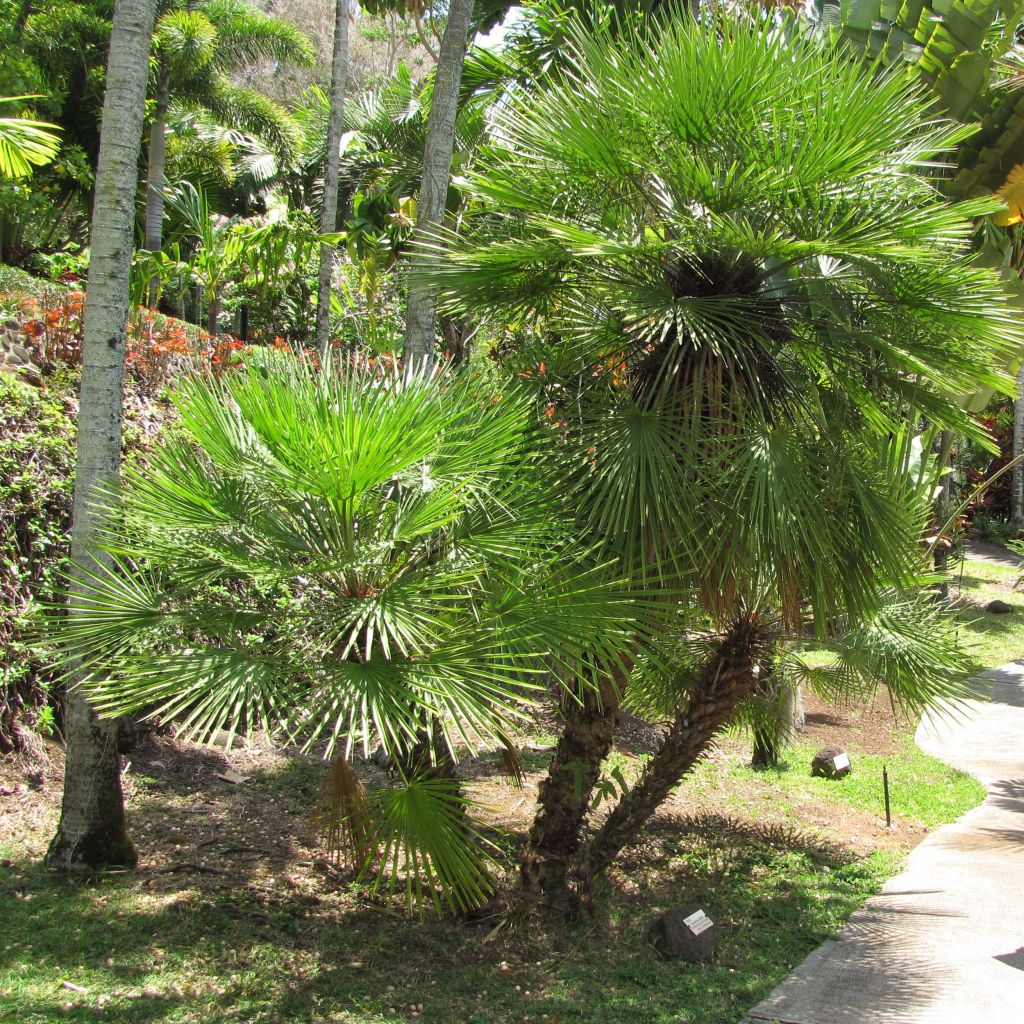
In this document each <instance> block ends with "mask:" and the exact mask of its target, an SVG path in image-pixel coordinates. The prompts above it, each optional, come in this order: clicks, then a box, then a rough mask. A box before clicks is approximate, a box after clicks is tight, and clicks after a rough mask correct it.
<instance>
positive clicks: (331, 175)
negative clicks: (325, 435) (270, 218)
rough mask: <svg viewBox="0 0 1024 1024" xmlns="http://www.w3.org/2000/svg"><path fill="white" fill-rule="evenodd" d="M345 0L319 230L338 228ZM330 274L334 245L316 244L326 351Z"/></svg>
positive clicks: (339, 18)
mask: <svg viewBox="0 0 1024 1024" xmlns="http://www.w3.org/2000/svg"><path fill="white" fill-rule="evenodd" d="M348 7H349V0H337V3H336V7H335V17H334V54H333V57H332V58H331V105H330V113H329V115H328V121H327V160H326V162H325V164H324V201H323V208H322V209H321V211H320V232H321V234H325V235H326V234H329V233H330V232H332V231H337V230H338V170H339V165H340V163H341V136H342V133H343V131H344V128H345V78H346V76H347V75H348ZM333 277H334V246H333V245H328V244H327V243H324V244H322V245H321V246H320V276H319V281H318V285H317V295H316V347H317V351H318V352H320V353H321V354H324V353H326V352H327V347H328V345H329V344H330V341H331V337H330V335H331V280H332V278H333Z"/></svg>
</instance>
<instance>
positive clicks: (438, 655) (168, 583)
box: [58, 353, 642, 907]
mask: <svg viewBox="0 0 1024 1024" xmlns="http://www.w3.org/2000/svg"><path fill="white" fill-rule="evenodd" d="M270 356H272V357H275V360H274V364H273V372H272V373H268V372H266V371H267V369H268V367H266V366H261V365H255V366H252V367H251V368H249V369H242V370H239V371H236V372H233V373H231V374H229V375H226V376H225V377H224V378H223V379H222V381H221V382H220V383H217V382H216V381H211V380H206V381H195V382H193V383H191V384H188V385H186V386H185V387H183V388H182V390H181V391H179V393H178V395H177V397H176V404H177V408H178V411H179V413H180V415H181V421H182V424H183V429H184V434H183V436H182V437H181V438H180V439H175V440H171V441H169V442H168V443H167V444H166V445H164V446H161V447H160V450H159V452H156V453H155V455H154V458H153V460H151V461H150V462H149V464H148V465H147V467H146V468H145V469H140V470H139V471H138V472H131V473H128V474H126V476H125V479H124V482H123V488H122V493H121V496H120V498H119V499H118V500H117V501H116V502H114V503H113V505H112V507H111V508H110V510H109V514H110V516H111V517H112V518H111V525H110V528H109V530H108V532H107V535H106V541H105V544H104V550H105V551H106V552H107V553H108V554H109V556H110V557H111V558H112V559H113V564H111V565H109V566H102V567H99V568H97V569H96V570H94V571H93V573H92V575H91V577H90V578H91V580H92V585H91V587H90V590H89V593H88V595H87V596H86V595H83V596H81V597H80V598H78V599H76V607H77V610H76V617H75V619H74V620H73V621H72V623H71V625H69V626H68V627H67V628H63V629H61V630H60V631H59V632H58V639H59V640H60V642H61V644H62V646H63V649H64V652H65V654H66V656H67V657H68V658H69V659H72V660H74V661H76V662H79V661H85V662H87V663H88V664H89V665H90V666H91V670H92V675H91V679H90V681H89V683H88V684H87V685H86V688H85V689H86V692H87V693H88V694H89V696H90V697H91V699H92V700H94V701H95V702H96V704H97V706H98V707H99V708H100V709H101V710H102V711H104V712H105V713H107V714H111V713H120V712H123V711H126V710H128V709H129V708H133V709H143V708H146V709H152V708H153V706H154V705H156V706H157V707H158V709H159V710H158V712H157V713H159V714H162V715H166V716H174V717H176V718H177V719H178V721H179V722H180V724H181V728H182V730H183V731H184V732H185V733H186V734H189V735H193V736H197V737H199V738H201V739H202V738H206V737H208V736H209V735H210V734H211V733H212V732H214V731H216V730H218V729H221V728H226V729H227V730H229V731H230V732H231V733H234V732H235V731H237V730H251V729H253V728H255V727H258V726H260V725H266V726H267V727H270V728H273V729H276V730H279V731H281V732H282V733H283V734H284V735H286V736H287V737H290V738H291V739H293V740H296V741H301V742H302V743H303V744H304V745H305V746H306V747H307V748H309V747H311V746H313V745H314V744H322V749H323V750H324V751H325V753H326V754H327V755H331V754H335V755H337V756H338V757H339V758H341V762H344V761H345V760H346V759H347V758H349V757H350V756H352V755H353V753H354V752H355V751H361V752H362V753H363V754H364V756H365V755H366V754H367V753H368V752H369V751H370V750H371V749H373V747H374V746H375V745H376V744H378V743H379V744H380V745H381V746H382V747H383V748H384V750H385V751H386V752H387V754H388V755H390V756H391V757H392V758H394V760H395V762H396V763H397V764H399V765H401V766H403V767H402V768H401V770H400V776H401V777H400V779H399V782H398V784H397V785H396V786H395V787H394V788H391V789H388V790H386V791H384V792H383V793H380V794H377V795H376V796H374V797H371V798H368V799H367V798H364V796H363V795H362V794H361V791H360V790H359V787H358V786H357V785H355V784H354V781H353V779H352V776H351V773H350V771H349V770H348V769H346V767H345V765H344V763H338V764H337V765H336V766H335V769H334V771H333V773H332V776H333V779H334V782H335V785H334V787H333V795H332V800H331V802H332V803H333V806H334V808H335V821H334V823H333V825H334V827H336V828H339V829H342V830H343V831H344V833H345V834H346V835H347V836H348V838H349V842H348V849H349V852H350V854H351V855H353V856H354V857H355V861H356V862H355V865H354V866H355V867H356V868H359V869H363V870H364V871H369V872H370V873H371V875H373V876H374V877H376V878H377V879H378V881H383V879H384V877H385V874H384V872H385V869H390V868H393V867H394V864H395V863H397V861H396V860H395V858H399V859H401V858H404V859H405V864H406V867H407V871H406V875H407V879H408V885H409V886H410V889H409V892H410V895H411V896H412V897H414V898H416V899H417V900H420V901H422V900H423V899H429V898H431V897H432V895H434V894H435V890H434V889H433V883H435V882H436V883H438V884H439V885H440V888H439V889H438V890H437V891H436V895H438V897H439V898H441V897H442V896H443V897H444V898H446V899H447V900H448V901H450V902H451V903H452V905H454V906H457V907H464V906H468V905H471V904H473V903H475V902H478V901H479V900H480V899H482V898H484V897H485V896H486V894H487V892H488V888H489V883H488V882H487V878H486V874H485V871H484V867H485V859H486V858H485V856H484V854H485V847H483V846H482V845H481V844H480V842H478V841H476V830H475V828H474V827H473V825H472V822H471V819H470V818H469V817H468V815H467V807H466V805H465V801H464V800H462V798H461V797H460V795H459V793H458V790H457V787H456V786H454V785H453V784H452V783H451V781H450V778H449V773H447V772H445V773H438V772H437V771H436V770H435V769H436V767H437V765H439V764H444V763H445V762H446V761H447V760H448V759H449V758H450V757H451V756H452V755H453V753H454V751H455V750H456V746H457V744H458V743H466V744H468V745H470V746H471V747H472V746H476V745H478V744H480V743H481V742H484V743H486V742H491V743H494V742H499V743H503V742H505V740H504V738H505V735H506V731H507V730H508V729H509V728H510V727H511V724H512V723H513V722H514V721H515V720H516V719H517V718H522V717H523V715H524V708H526V707H528V706H529V704H530V703H531V701H533V700H534V699H535V697H536V693H537V691H538V690H540V689H541V688H542V687H541V684H542V682H543V680H544V678H545V677H544V675H543V673H544V672H545V670H547V671H556V672H558V673H562V674H565V675H571V674H573V673H578V672H579V671H580V670H581V663H589V662H591V661H593V660H594V659H596V658H600V659H601V660H602V662H604V663H607V664H610V665H614V664H616V663H617V658H618V650H619V648H620V647H621V646H622V645H623V644H624V642H625V640H626V639H627V637H628V636H629V635H631V633H632V632H633V631H634V630H635V629H636V628H637V626H636V623H635V622H634V621H633V620H634V619H635V618H636V617H637V615H638V614H639V613H640V611H641V610H642V609H640V608H639V606H637V604H636V603H635V602H633V601H632V600H631V599H629V598H628V597H626V596H625V595H624V594H623V593H622V592H621V590H620V589H618V588H617V587H616V586H615V581H614V578H613V577H611V576H610V575H609V573H608V572H607V571H606V569H605V568H603V567H602V566H600V565H597V564H594V563H593V562H590V561H588V560H587V559H584V558H580V552H579V551H578V550H577V549H574V548H573V546H572V543H573V538H572V536H571V533H570V532H569V531H568V530H567V529H566V523H565V521H564V518H563V517H562V515H561V512H560V510H559V508H560V506H559V503H558V500H557V494H556V492H555V489H554V488H553V487H551V486H549V485H547V484H546V482H545V480H544V478H543V474H542V471H541V466H540V463H539V460H538V459H537V458H536V455H535V453H534V452H533V449H532V445H531V443H530V442H531V439H530V429H529V421H530V417H531V413H530V404H529V402H528V401H527V400H524V399H523V398H521V397H517V396H516V395H515V394H513V393H509V392H506V393H501V392H500V391H494V392H493V393H491V390H489V389H488V390H484V391H483V392H482V391H481V387H480V382H478V381H476V380H473V379H470V378H468V377H465V376H463V377H462V378H455V377H453V376H450V375H445V376H443V377H441V378H440V379H439V380H438V381H434V380H432V379H431V378H429V377H426V376H418V377H404V376H401V375H396V374H394V373H392V372H388V371H387V370H381V369H380V368H377V369H375V368H374V367H372V366H370V365H354V366H353V365H350V364H346V365H345V366H344V367H342V368H338V367H334V366H330V365H327V366H326V367H325V368H324V369H321V370H314V369H312V368H310V367H309V366H308V365H306V364H305V363H304V362H301V361H299V360H296V359H294V358H293V357H291V356H286V355H278V354H276V353H270ZM79 614H80V616H81V617H78V616H79ZM425 721H430V722H432V723H434V724H435V726H436V728H435V729H434V730H433V731H432V732H431V731H428V732H427V733H426V734H425V735H424V733H423V729H422V724H423V723H424V722H425ZM417 750H418V751H419V754H418V755H416V756H410V755H411V754H412V753H413V752H414V751H417ZM391 877H392V880H394V879H395V877H396V876H395V875H394V874H392V876H391Z"/></svg>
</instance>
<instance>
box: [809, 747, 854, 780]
mask: <svg viewBox="0 0 1024 1024" xmlns="http://www.w3.org/2000/svg"><path fill="white" fill-rule="evenodd" d="M852 770H853V768H852V766H851V764H850V755H849V754H847V753H846V751H845V750H842V749H841V748H840V747H822V749H821V750H819V751H818V752H817V753H816V754H815V755H814V759H813V760H812V761H811V775H820V776H822V777H823V778H826V779H844V778H846V776H847V775H849V774H850V772H851V771H852Z"/></svg>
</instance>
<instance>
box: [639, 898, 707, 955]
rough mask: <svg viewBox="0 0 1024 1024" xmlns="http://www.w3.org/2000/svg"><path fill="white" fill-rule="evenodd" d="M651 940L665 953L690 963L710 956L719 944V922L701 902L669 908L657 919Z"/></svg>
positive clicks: (653, 924)
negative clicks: (713, 918)
mask: <svg viewBox="0 0 1024 1024" xmlns="http://www.w3.org/2000/svg"><path fill="white" fill-rule="evenodd" d="M647 938H648V940H649V941H650V942H651V943H652V944H653V946H654V948H655V949H656V950H657V951H658V952H659V953H661V955H662V956H669V957H677V958H678V959H680V960H687V961H689V962H690V963H697V962H699V961H701V960H708V959H710V957H711V954H712V953H713V952H714V951H715V947H716V946H717V945H718V925H717V924H715V922H714V921H712V920H711V918H710V917H709V916H708V914H707V912H706V911H705V910H704V908H703V907H702V906H700V904H698V903H691V904H688V905H686V906H682V907H673V908H672V909H671V910H666V911H665V913H664V914H662V915H661V916H660V917H657V918H655V919H654V921H653V923H652V924H651V927H650V928H649V929H648V932H647Z"/></svg>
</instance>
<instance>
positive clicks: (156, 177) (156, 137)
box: [145, 68, 171, 306]
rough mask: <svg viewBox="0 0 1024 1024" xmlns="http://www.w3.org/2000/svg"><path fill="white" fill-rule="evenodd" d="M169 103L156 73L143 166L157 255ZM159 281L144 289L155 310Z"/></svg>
mask: <svg viewBox="0 0 1024 1024" xmlns="http://www.w3.org/2000/svg"><path fill="white" fill-rule="evenodd" d="M170 99H171V74H170V72H169V71H168V70H167V69H166V68H165V69H163V70H161V72H160V78H159V79H158V81H157V86H156V109H155V110H154V111H153V123H152V124H151V125H150V126H149V151H148V154H147V164H146V244H145V248H146V249H148V250H149V251H150V252H159V251H160V249H161V248H162V246H163V237H164V186H165V185H166V181H167V174H166V171H167V108H168V106H169V105H170ZM159 291H160V281H159V279H158V278H156V277H154V278H152V279H151V280H150V282H149V284H148V285H147V287H146V305H148V306H155V305H156V301H157V296H158V294H159Z"/></svg>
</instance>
